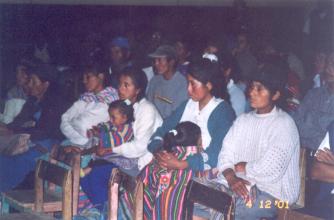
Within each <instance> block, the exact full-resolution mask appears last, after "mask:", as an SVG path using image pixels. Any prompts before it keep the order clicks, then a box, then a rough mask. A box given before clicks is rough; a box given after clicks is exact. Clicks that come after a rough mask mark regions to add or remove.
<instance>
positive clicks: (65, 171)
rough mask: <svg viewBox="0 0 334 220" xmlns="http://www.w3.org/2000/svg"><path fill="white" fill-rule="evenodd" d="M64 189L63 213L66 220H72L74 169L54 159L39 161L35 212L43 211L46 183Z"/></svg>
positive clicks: (36, 173)
mask: <svg viewBox="0 0 334 220" xmlns="http://www.w3.org/2000/svg"><path fill="white" fill-rule="evenodd" d="M45 181H48V182H50V183H53V184H55V185H57V186H60V187H62V212H63V219H64V220H71V219H72V215H73V213H72V168H71V167H70V166H68V165H66V164H64V163H62V162H59V161H55V160H53V159H50V160H49V161H48V160H44V159H39V160H38V163H37V168H36V172H35V195H36V197H35V199H36V200H35V210H36V211H37V212H42V211H43V200H44V182H45Z"/></svg>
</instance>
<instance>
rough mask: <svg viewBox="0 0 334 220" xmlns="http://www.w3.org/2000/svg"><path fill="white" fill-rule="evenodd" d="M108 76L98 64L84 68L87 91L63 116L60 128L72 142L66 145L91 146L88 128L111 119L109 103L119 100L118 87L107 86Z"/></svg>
mask: <svg viewBox="0 0 334 220" xmlns="http://www.w3.org/2000/svg"><path fill="white" fill-rule="evenodd" d="M107 77H108V75H107V74H106V73H105V72H104V71H103V69H100V68H99V67H98V66H89V67H86V69H85V70H84V74H83V83H84V85H85V88H86V92H85V93H84V94H82V95H81V96H80V98H79V100H78V101H76V102H74V104H73V105H72V106H71V107H70V108H69V109H68V110H67V111H66V112H65V113H64V114H63V115H62V117H61V124H60V129H61V131H62V133H63V134H64V135H65V136H66V138H67V139H68V140H69V142H70V143H68V142H67V143H65V144H64V145H66V144H67V145H69V144H71V145H76V146H79V147H81V148H89V147H91V144H90V143H89V139H88V137H87V130H89V129H91V128H92V127H93V126H95V125H97V124H99V123H101V122H106V121H108V120H109V113H108V105H109V104H110V103H111V102H113V101H115V100H118V94H117V90H116V89H114V88H112V87H105V85H106V84H108V83H107V82H108V80H107Z"/></svg>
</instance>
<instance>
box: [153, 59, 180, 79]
mask: <svg viewBox="0 0 334 220" xmlns="http://www.w3.org/2000/svg"><path fill="white" fill-rule="evenodd" d="M174 62H175V61H174V60H168V59H167V57H157V58H154V68H155V70H156V71H157V73H158V74H162V75H164V74H167V73H169V72H170V71H172V70H173V66H174Z"/></svg>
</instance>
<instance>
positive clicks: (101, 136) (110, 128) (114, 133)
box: [81, 99, 136, 177]
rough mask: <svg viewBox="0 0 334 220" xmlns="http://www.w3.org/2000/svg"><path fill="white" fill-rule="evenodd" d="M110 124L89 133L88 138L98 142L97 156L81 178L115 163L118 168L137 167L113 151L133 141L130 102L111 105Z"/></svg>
mask: <svg viewBox="0 0 334 220" xmlns="http://www.w3.org/2000/svg"><path fill="white" fill-rule="evenodd" d="M108 112H109V116H110V120H109V121H108V122H104V123H100V124H98V126H95V127H93V129H91V130H89V131H88V134H87V135H88V136H89V137H90V138H94V139H96V140H97V141H98V145H97V148H96V156H95V157H94V160H92V161H91V162H90V163H89V165H88V166H87V167H86V168H84V169H83V170H82V172H81V176H82V177H83V176H85V175H86V174H87V173H89V172H90V171H91V169H92V167H94V166H98V165H102V164H106V163H109V162H113V163H114V164H116V165H117V166H119V167H121V168H124V169H130V168H132V167H133V166H135V165H136V163H135V162H133V161H132V160H131V159H127V158H119V157H117V156H115V154H113V149H114V148H115V147H117V146H119V145H121V144H123V143H125V142H128V141H130V140H132V139H133V129H132V125H131V123H132V122H133V120H134V117H133V107H132V105H131V102H130V101H129V100H127V99H126V100H124V101H123V100H117V101H114V102H112V103H111V104H110V105H109V110H108Z"/></svg>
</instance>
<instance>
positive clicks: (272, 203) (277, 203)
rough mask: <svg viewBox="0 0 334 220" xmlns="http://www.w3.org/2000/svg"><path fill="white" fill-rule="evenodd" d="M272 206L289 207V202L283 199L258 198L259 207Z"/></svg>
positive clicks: (268, 207) (269, 207) (267, 207)
mask: <svg viewBox="0 0 334 220" xmlns="http://www.w3.org/2000/svg"><path fill="white" fill-rule="evenodd" d="M273 206H274V207H276V208H278V209H289V202H288V201H283V200H274V201H272V200H260V202H259V208H260V209H271V208H273Z"/></svg>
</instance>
